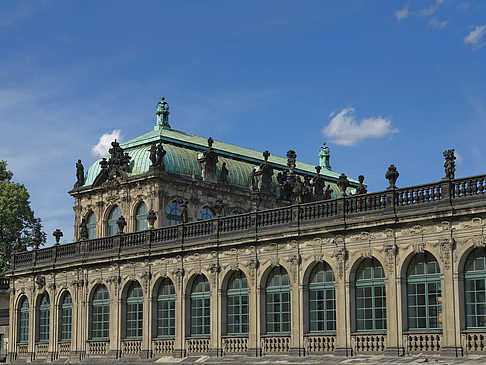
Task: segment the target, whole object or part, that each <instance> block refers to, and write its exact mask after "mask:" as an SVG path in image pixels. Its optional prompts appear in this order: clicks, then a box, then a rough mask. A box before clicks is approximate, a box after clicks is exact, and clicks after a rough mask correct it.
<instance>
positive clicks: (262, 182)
mask: <svg viewBox="0 0 486 365" xmlns="http://www.w3.org/2000/svg"><path fill="white" fill-rule="evenodd" d="M269 157H270V152H268V151H265V152H263V159H264V161H263V163H262V164H260V166H259V167H258V170H257V171H256V173H255V176H257V177H258V178H259V183H258V189H259V191H260V193H266V194H273V187H272V177H273V167H272V166H271V165H270V164H269V163H268V158H269Z"/></svg>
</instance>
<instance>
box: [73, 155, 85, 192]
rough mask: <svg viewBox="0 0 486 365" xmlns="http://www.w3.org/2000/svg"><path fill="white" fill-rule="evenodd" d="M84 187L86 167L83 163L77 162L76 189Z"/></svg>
mask: <svg viewBox="0 0 486 365" xmlns="http://www.w3.org/2000/svg"><path fill="white" fill-rule="evenodd" d="M83 185H84V166H83V164H82V163H81V160H78V162H76V183H75V184H74V187H75V188H79V187H81V186H83Z"/></svg>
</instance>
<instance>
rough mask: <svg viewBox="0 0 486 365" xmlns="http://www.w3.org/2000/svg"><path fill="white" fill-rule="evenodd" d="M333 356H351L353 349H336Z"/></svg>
mask: <svg viewBox="0 0 486 365" xmlns="http://www.w3.org/2000/svg"><path fill="white" fill-rule="evenodd" d="M333 354H334V355H335V356H342V357H346V356H351V355H352V354H353V349H352V348H351V347H336V348H335V349H334V352H333Z"/></svg>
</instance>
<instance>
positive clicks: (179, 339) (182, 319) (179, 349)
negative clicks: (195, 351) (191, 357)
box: [173, 269, 186, 358]
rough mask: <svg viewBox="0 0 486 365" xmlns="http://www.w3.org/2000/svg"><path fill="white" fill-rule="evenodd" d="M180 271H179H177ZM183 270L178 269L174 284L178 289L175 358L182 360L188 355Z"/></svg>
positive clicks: (176, 297)
mask: <svg viewBox="0 0 486 365" xmlns="http://www.w3.org/2000/svg"><path fill="white" fill-rule="evenodd" d="M177 270H179V271H177ZM182 273H183V271H182V269H176V277H177V280H176V282H175V283H174V284H175V286H176V287H175V289H176V296H175V306H176V311H175V337H174V354H173V355H174V357H177V358H181V357H184V356H185V355H186V351H185V350H184V349H185V346H184V345H185V343H184V342H185V338H186V316H185V312H186V296H185V292H184V289H183V276H182Z"/></svg>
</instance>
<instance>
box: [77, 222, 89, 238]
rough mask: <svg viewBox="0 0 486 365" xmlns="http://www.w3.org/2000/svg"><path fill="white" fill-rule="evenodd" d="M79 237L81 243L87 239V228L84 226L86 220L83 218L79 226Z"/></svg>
mask: <svg viewBox="0 0 486 365" xmlns="http://www.w3.org/2000/svg"><path fill="white" fill-rule="evenodd" d="M79 237H80V238H81V240H82V241H85V240H87V239H89V233H88V226H87V224H86V218H84V217H83V219H82V220H81V224H80V225H79Z"/></svg>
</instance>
